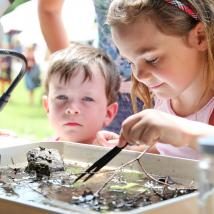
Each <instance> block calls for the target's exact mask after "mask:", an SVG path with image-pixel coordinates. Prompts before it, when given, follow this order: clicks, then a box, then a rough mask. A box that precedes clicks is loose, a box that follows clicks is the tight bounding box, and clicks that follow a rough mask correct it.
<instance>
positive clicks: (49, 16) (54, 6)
mask: <svg viewBox="0 0 214 214" xmlns="http://www.w3.org/2000/svg"><path fill="white" fill-rule="evenodd" d="M110 2H111V1H110V0H105V1H103V0H94V1H93V3H94V6H95V11H96V15H97V22H98V33H99V48H101V49H103V50H104V51H105V52H106V53H107V54H108V55H109V56H111V58H112V59H113V60H114V61H115V62H116V65H117V66H118V68H119V71H120V74H121V75H120V76H121V80H122V83H121V87H120V94H119V110H118V114H117V116H116V117H115V119H114V121H113V122H112V123H111V125H110V126H108V127H106V128H105V129H106V130H108V131H113V132H116V133H119V131H120V128H121V124H122V122H123V120H124V119H126V118H127V117H128V116H130V115H132V114H133V110H132V105H131V98H130V88H131V87H130V84H131V82H130V75H131V71H130V66H129V64H128V63H127V61H125V60H124V59H123V58H122V57H121V56H120V55H119V52H118V50H117V48H116V47H115V45H114V44H113V42H112V38H111V32H110V29H109V27H108V26H107V25H105V17H106V13H107V10H108V7H109V5H110ZM63 3H64V0H39V1H38V14H39V20H40V25H41V30H42V33H43V35H44V38H45V40H46V43H47V46H48V48H49V50H50V51H51V52H55V51H57V50H59V49H63V48H66V47H67V46H68V45H69V43H70V41H69V38H68V35H67V32H66V29H65V26H64V23H63V21H62V7H63ZM80 10H81V9H80ZM80 12H81V11H80ZM141 107H142V103H139V108H141Z"/></svg>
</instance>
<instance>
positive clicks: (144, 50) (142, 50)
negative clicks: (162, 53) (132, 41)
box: [136, 47, 156, 54]
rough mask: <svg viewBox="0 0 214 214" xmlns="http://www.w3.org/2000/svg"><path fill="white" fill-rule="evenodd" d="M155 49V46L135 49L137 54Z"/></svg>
mask: <svg viewBox="0 0 214 214" xmlns="http://www.w3.org/2000/svg"><path fill="white" fill-rule="evenodd" d="M155 50H156V48H155V47H146V48H145V47H143V48H141V47H140V48H138V49H137V50H136V53H137V54H145V53H148V52H152V51H155Z"/></svg>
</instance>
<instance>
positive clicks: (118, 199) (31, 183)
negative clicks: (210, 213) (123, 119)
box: [0, 163, 196, 212]
mask: <svg viewBox="0 0 214 214" xmlns="http://www.w3.org/2000/svg"><path fill="white" fill-rule="evenodd" d="M64 166H65V171H60V172H51V173H50V175H48V176H46V175H44V176H42V177H41V176H39V177H38V176H37V174H36V172H35V173H34V172H33V173H30V174H29V173H28V172H26V171H25V167H22V168H10V167H7V168H2V169H0V195H1V196H9V197H11V198H13V199H16V198H19V199H23V200H25V201H31V202H37V203H43V204H46V203H47V199H48V200H57V201H62V202H65V203H68V204H75V205H78V206H80V207H82V208H89V209H92V210H96V211H99V212H106V211H127V210H132V209H135V208H138V207H142V206H147V205H150V204H154V203H158V202H160V201H163V200H168V199H170V198H175V197H179V196H180V195H184V194H188V193H191V192H194V191H196V189H195V188H192V187H190V186H184V185H181V184H176V183H174V182H173V181H172V180H171V179H170V178H165V177H159V176H156V178H157V179H159V180H161V181H166V180H167V181H168V183H170V184H171V185H170V186H166V185H162V184H159V183H157V182H154V181H152V180H150V179H148V178H147V177H146V176H145V175H144V174H143V173H141V172H133V171H132V172H128V171H125V170H122V171H120V172H118V174H117V175H116V176H115V177H114V179H113V180H112V181H111V182H109V183H108V185H107V186H106V187H105V188H104V189H103V190H102V191H101V192H100V193H99V194H97V193H96V192H97V190H99V189H100V188H101V187H103V185H104V183H105V182H106V181H107V180H108V178H109V177H110V176H111V175H112V173H114V171H113V170H108V171H107V170H105V171H101V172H100V173H98V174H97V175H95V176H94V177H93V178H92V179H90V180H89V181H88V182H86V183H83V182H82V181H80V182H77V183H76V184H74V185H73V184H72V182H73V181H74V180H75V178H76V177H77V176H78V175H79V173H80V172H82V171H84V169H85V167H81V166H79V165H78V164H77V163H65V164H64Z"/></svg>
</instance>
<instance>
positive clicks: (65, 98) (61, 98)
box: [56, 95, 68, 100]
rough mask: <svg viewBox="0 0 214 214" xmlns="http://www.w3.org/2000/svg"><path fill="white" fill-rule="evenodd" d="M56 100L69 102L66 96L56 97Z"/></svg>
mask: <svg viewBox="0 0 214 214" xmlns="http://www.w3.org/2000/svg"><path fill="white" fill-rule="evenodd" d="M56 99H57V100H67V99H68V97H67V96H65V95H58V96H57V97H56Z"/></svg>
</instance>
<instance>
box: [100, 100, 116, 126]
mask: <svg viewBox="0 0 214 214" xmlns="http://www.w3.org/2000/svg"><path fill="white" fill-rule="evenodd" d="M117 111H118V103H116V102H115V103H112V104H111V105H109V106H108V107H107V110H106V117H105V120H104V123H103V126H104V127H106V126H108V125H109V124H110V123H111V122H112V120H113V119H114V118H115V116H116V114H117Z"/></svg>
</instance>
